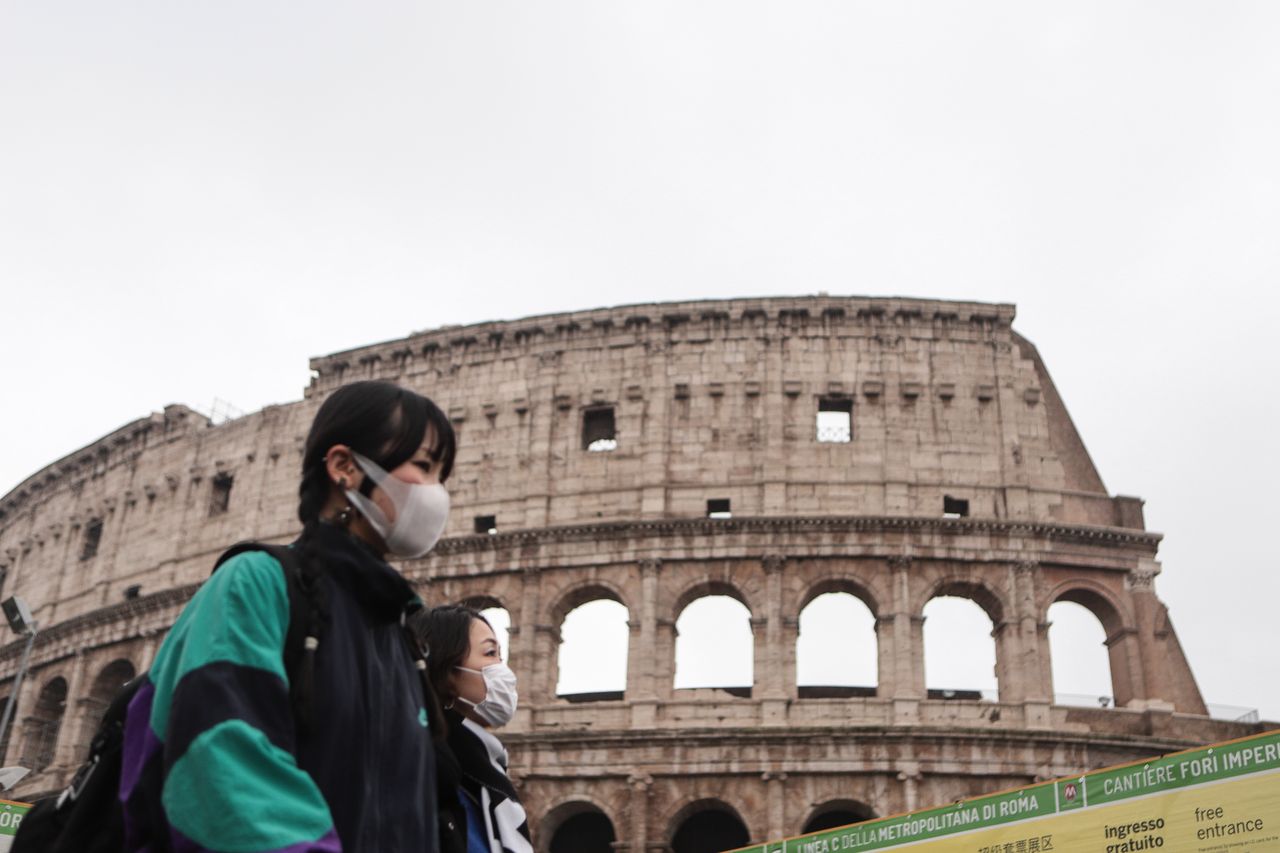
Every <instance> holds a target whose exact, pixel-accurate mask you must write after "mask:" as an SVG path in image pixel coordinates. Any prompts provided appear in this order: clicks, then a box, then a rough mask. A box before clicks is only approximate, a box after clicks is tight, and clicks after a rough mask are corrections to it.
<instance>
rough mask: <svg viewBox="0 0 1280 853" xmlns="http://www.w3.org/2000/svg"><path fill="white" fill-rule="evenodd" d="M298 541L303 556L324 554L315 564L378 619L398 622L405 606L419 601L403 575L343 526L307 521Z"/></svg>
mask: <svg viewBox="0 0 1280 853" xmlns="http://www.w3.org/2000/svg"><path fill="white" fill-rule="evenodd" d="M298 545H299V547H300V548H302V549H303V554H304V559H305V555H306V554H307V552H312V551H314V553H316V554H318V555H321V559H319V560H314V561H313V564H314V565H317V566H320V567H323V572H324V574H325V576H326V577H328V578H329V579H330V580H331V581H332V582H334V583H336V584H337V585H338V586H340V587H342V589H343V591H344V592H346V593H347V594H348V595H350V596H351V597H352V598H354V599H355V600H356V601H357V602H359V604H360V606H361V608H363V609H364V610H365V612H367V613H368V614H369V615H370V616H371V617H373V619H374V620H375V621H378V622H398V621H400V617H401V615H402V614H403V613H404V612H405V609H406V608H411V607H412V605H413V604H414V603H416V602H417V601H418V596H417V594H416V593H414V591H413V587H412V586H410V585H409V582H408V581H407V580H405V578H404V575H402V574H400V573H399V572H398V571H396V570H395V569H394V568H392V567H391V566H390V565H388V563H387V562H386V561H385V560H383V559H382V558H381V557H379V556H378V555H377V554H376V553H374V550H373V549H372V548H371V547H369V545H368V544H366V543H365V542H363V541H362V540H360V539H358V538H356V537H355V536H353V535H352V534H351V533H349V532H347V530H346V529H344V528H342V527H338V526H336V525H333V524H328V523H326V522H323V521H322V522H318V523H315V524H308V525H307V527H306V529H305V530H303V531H302V536H301V537H299V539H298Z"/></svg>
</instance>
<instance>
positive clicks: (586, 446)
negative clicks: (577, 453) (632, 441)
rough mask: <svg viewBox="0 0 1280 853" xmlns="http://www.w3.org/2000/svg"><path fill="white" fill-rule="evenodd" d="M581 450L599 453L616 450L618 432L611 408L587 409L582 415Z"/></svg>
mask: <svg viewBox="0 0 1280 853" xmlns="http://www.w3.org/2000/svg"><path fill="white" fill-rule="evenodd" d="M582 449H583V450H589V451H591V452H593V453H601V452H606V451H610V450H617V449H618V430H617V427H616V426H615V425H614V420H613V406H602V407H600V408H598V409H587V410H586V411H584V412H583V413H582Z"/></svg>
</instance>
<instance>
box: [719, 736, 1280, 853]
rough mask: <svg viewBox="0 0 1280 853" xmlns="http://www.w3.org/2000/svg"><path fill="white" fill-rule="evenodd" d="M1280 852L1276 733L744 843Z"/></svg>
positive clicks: (974, 850)
mask: <svg viewBox="0 0 1280 853" xmlns="http://www.w3.org/2000/svg"><path fill="white" fill-rule="evenodd" d="M900 847H910V848H911V849H912V851H921V853H1067V852H1068V851H1069V853H1077V851H1080V853H1149V851H1160V853H1168V852H1169V851H1177V853H1218V851H1223V853H1227V852H1228V851H1229V853H1280V732H1269V733H1266V734H1261V735H1257V736H1254V737H1250V738H1244V739H1241V740H1237V741H1231V742H1228V743H1223V744H1216V745H1214V746H1210V747H1204V748H1202V749H1194V750H1188V751H1186V752H1178V753H1173V754H1172V755H1166V756H1162V757H1158V758H1153V759H1151V760H1149V761H1143V762H1137V763H1135V764H1127V765H1122V766H1119V767H1110V768H1107V769H1105V770H1098V771H1095V772H1092V773H1088V774H1085V775H1083V776H1079V777H1074V778H1070V779H1059V780H1058V781H1056V782H1047V783H1043V784H1039V785H1029V786H1027V787H1025V788H1019V789H1016V790H1013V791H1003V792H1000V793H998V794H992V795H989V796H986V797H978V798H975V799H972V800H963V801H961V802H958V803H954V804H952V805H949V806H942V807H939V808H934V809H926V810H924V811H921V812H915V813H912V814H906V815H895V816H893V817H887V818H879V819H877V820H873V821H867V822H865V823H860V824H854V825H852V826H846V827H841V828H839V829H829V830H823V831H822V832H815V833H811V834H809V835H805V836H801V837H799V838H788V839H784V840H781V841H771V842H769V843H767V844H760V845H756V846H754V847H746V848H742V850H741V851H740V853H831V851H856V852H857V853H869V851H873V850H891V849H894V848H900Z"/></svg>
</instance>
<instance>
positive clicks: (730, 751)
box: [0, 297, 1249, 851]
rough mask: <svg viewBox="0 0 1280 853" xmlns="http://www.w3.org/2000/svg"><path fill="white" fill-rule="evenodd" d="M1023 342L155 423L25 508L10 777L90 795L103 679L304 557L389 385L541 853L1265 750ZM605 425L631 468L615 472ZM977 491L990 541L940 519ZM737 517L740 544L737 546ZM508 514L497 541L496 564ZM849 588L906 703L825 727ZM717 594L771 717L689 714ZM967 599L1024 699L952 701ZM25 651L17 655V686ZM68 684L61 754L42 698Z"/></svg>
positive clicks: (806, 315)
mask: <svg viewBox="0 0 1280 853" xmlns="http://www.w3.org/2000/svg"><path fill="white" fill-rule="evenodd" d="M1013 317H1014V311H1013V308H1012V307H1011V306H1007V305H980V304H970V303H952V302H928V301H915V300H894V299H890V300H877V299H851V298H834V297H812V298H796V299H755V300H734V301H724V302H697V303H683V304H669V305H650V306H635V307H629V308H619V309H604V310H598V311H587V312H579V313H574V314H566V315H557V316H551V317H539V318H531V319H528V320H520V321H514V322H507V323H488V324H481V325H477V326H469V327H464V328H453V329H441V330H436V331H431V332H425V333H421V334H416V335H412V336H410V337H408V338H406V339H404V340H400V341H393V342H389V343H385V344H377V345H374V346H370V347H366V348H362V349H360V350H354V351H351V352H347V353H339V354H335V355H332V356H327V357H325V358H320V359H316V360H315V361H313V363H312V366H313V368H314V369H315V371H316V376H315V379H314V380H313V383H312V387H311V388H310V389H308V391H307V393H306V396H305V398H304V399H303V400H301V401H299V402H297V403H293V404H289V405H282V406H273V407H269V408H267V409H264V410H263V411H261V412H257V413H254V414H252V415H248V416H245V417H242V418H239V419H237V420H234V421H231V422H228V423H225V424H221V425H217V426H212V425H210V424H209V423H208V421H207V420H205V419H204V418H203V417H202V416H200V415H198V414H196V413H194V412H192V411H190V410H188V409H185V408H183V407H181V406H171V407H168V408H167V409H166V410H165V411H164V412H163V413H160V414H156V415H154V416H152V417H150V418H146V419H143V420H140V421H137V422H135V423H133V424H130V425H128V426H126V427H123V428H122V429H120V430H118V431H116V432H115V433H113V434H111V435H109V436H107V437H105V438H103V439H102V440H100V441H98V442H95V443H94V444H93V445H90V446H89V447H86V448H84V449H83V450H81V451H78V452H76V453H74V454H72V455H71V456H69V457H67V458H66V459H63V460H60V461H59V462H56V463H54V464H53V465H50V466H48V467H47V468H45V469H43V470H41V471H39V472H38V473H36V474H34V475H33V476H32V477H31V478H30V479H28V480H27V481H26V482H24V483H22V484H21V485H20V486H19V487H18V488H17V489H15V490H14V491H13V492H11V493H10V494H8V495H6V496H4V497H3V498H0V570H3V572H4V577H5V579H4V595H5V596H7V595H9V594H13V593H17V594H19V595H21V596H22V597H23V598H24V599H25V600H26V601H27V602H28V603H29V604H30V605H31V606H32V607H33V609H34V610H35V612H36V616H37V618H38V619H39V622H40V625H41V629H42V630H41V634H40V636H39V640H38V642H37V643H36V646H35V650H34V653H33V658H32V661H33V667H32V671H31V674H30V677H29V679H28V680H27V681H26V682H25V683H24V686H23V689H22V691H21V696H20V697H19V701H18V709H17V712H18V713H17V723H16V724H15V726H14V729H13V732H14V734H13V736H12V743H11V746H10V749H9V752H8V756H9V758H8V760H9V762H10V763H12V762H13V761H14V760H17V759H30V758H33V757H39V756H40V754H41V753H42V752H43V753H47V754H45V755H44V758H45V759H47V761H45V762H44V763H47V767H44V768H43V769H42V770H41V771H40V772H38V773H36V774H34V775H33V776H32V777H31V778H30V780H29V781H28V782H26V783H24V784H23V786H21V787H20V788H19V789H18V791H17V795H18V796H24V795H26V796H30V795H34V794H36V793H38V792H40V791H44V790H49V789H52V788H54V787H55V786H57V785H58V784H60V783H61V782H62V780H64V779H65V778H66V776H67V774H68V773H69V772H70V769H71V768H72V767H74V765H75V763H76V762H77V761H78V760H79V759H80V756H81V753H82V751H83V748H84V744H85V742H86V733H87V732H88V731H90V730H91V728H92V718H93V715H94V714H95V713H96V712H97V710H98V709H99V707H100V698H101V695H102V692H103V690H105V689H106V688H105V687H104V683H103V678H104V677H105V676H103V673H104V672H108V673H117V672H121V671H124V669H123V667H124V666H125V665H124V664H122V663H116V667H115V668H114V669H108V667H109V666H111V665H112V664H113V663H115V662H120V661H127V662H128V666H129V667H131V668H132V669H134V670H137V671H141V670H143V669H145V668H146V667H147V666H148V665H149V663H150V661H151V658H152V656H153V655H154V652H155V649H156V647H157V645H158V643H159V641H160V639H161V638H162V637H163V634H164V631H165V630H166V629H167V628H168V626H169V625H171V624H172V621H173V619H174V618H175V617H176V615H177V613H178V612H179V610H180V608H181V606H182V604H183V603H184V602H185V601H186V599H187V598H189V596H190V595H191V594H192V592H193V591H194V589H195V585H197V584H198V583H199V582H200V581H201V580H202V579H203V578H204V577H205V576H206V575H207V573H208V571H209V569H210V567H211V565H212V562H213V560H214V558H215V557H216V555H217V554H218V552H219V551H221V550H222V549H223V548H224V547H225V546H226V545H227V544H229V543H231V542H233V541H236V540H238V539H244V538H258V539H266V540H273V541H287V540H288V539H289V538H291V537H292V536H293V535H295V533H296V531H297V527H298V524H297V521H296V519H295V508H296V487H297V476H298V466H299V460H300V456H301V451H302V442H303V438H304V436H305V433H306V430H307V428H308V426H309V424H310V421H311V419H312V417H313V415H314V413H315V409H316V407H317V406H318V404H319V402H320V401H321V400H322V399H323V398H324V396H325V394H327V393H328V392H330V391H331V390H333V389H334V388H336V387H339V386H340V385H341V384H343V383H346V382H350V381H353V380H356V379H362V378H386V379H391V380H394V381H398V382H401V383H404V384H406V385H408V386H410V387H413V388H415V389H417V390H420V391H422V392H424V393H427V394H428V395H430V396H432V397H433V398H434V399H436V400H437V402H439V403H440V404H441V406H442V407H443V408H444V409H445V410H446V411H447V412H448V413H449V415H450V417H451V419H452V420H453V422H454V424H455V426H456V428H457V429H458V432H459V447H460V451H459V457H458V460H457V465H456V473H455V475H454V477H453V479H452V480H451V481H450V483H449V486H450V491H451V492H452V494H453V498H454V511H453V515H452V517H451V520H450V525H449V528H448V530H447V532H446V535H447V536H448V537H449V538H447V539H446V540H445V541H443V542H442V543H441V545H440V546H439V547H438V548H437V550H436V552H434V553H433V554H432V555H430V556H429V557H427V558H426V559H424V560H419V561H413V562H411V563H409V564H407V565H406V566H405V570H406V571H407V573H408V574H409V575H410V576H411V577H412V578H413V579H414V580H415V582H417V583H418V584H420V585H421V587H422V588H423V592H424V596H425V597H426V598H427V599H428V600H430V601H437V602H438V601H464V600H465V601H484V602H486V603H493V604H498V605H501V606H503V607H505V608H506V609H507V610H508V611H509V612H510V614H511V618H512V630H511V660H512V664H513V666H514V667H515V668H516V670H517V671H518V672H519V673H520V675H521V682H522V683H521V687H522V710H521V712H520V714H519V716H518V718H517V720H516V721H515V722H514V723H513V725H512V726H511V727H510V729H509V730H508V734H507V740H508V742H509V744H510V745H511V747H512V751H513V760H514V765H513V770H514V773H515V775H516V776H517V777H518V779H519V780H520V783H521V785H522V787H523V791H524V795H525V798H526V800H527V803H528V805H529V809H530V814H531V816H532V823H533V824H534V825H535V828H536V829H537V830H538V835H539V843H540V845H541V846H542V847H543V848H544V849H545V848H546V845H547V844H548V843H549V842H550V838H551V836H552V834H553V833H554V831H555V829H556V827H557V826H558V825H560V823H561V822H563V821H565V820H568V819H570V818H571V817H573V816H574V815H577V814H581V813H583V812H584V811H592V810H598V811H600V812H603V813H604V814H606V815H607V816H608V817H609V819H610V820H611V821H612V824H613V826H614V829H615V831H616V832H617V834H618V838H619V840H620V841H621V842H622V843H624V844H625V845H626V846H627V849H631V850H636V851H639V850H643V849H646V848H653V849H660V848H661V847H662V846H663V845H666V844H669V843H670V841H671V839H672V837H673V834H674V832H675V831H676V828H677V826H678V825H679V824H680V823H681V821H683V820H684V819H685V818H686V817H688V816H689V815H691V814H696V813H698V812H699V811H700V810H704V809H707V808H710V809H719V810H728V811H731V812H733V813H735V814H736V815H737V816H738V817H739V818H740V819H741V820H743V821H744V822H745V823H746V825H747V827H748V829H749V832H750V834H751V836H753V837H763V836H765V835H780V834H783V833H794V832H797V831H798V830H799V828H800V827H801V826H802V825H803V823H804V822H805V820H807V818H808V817H809V816H810V815H811V814H812V813H814V812H815V811H820V810H821V809H822V808H823V807H824V805H825V804H831V803H835V802H837V801H852V802H856V803H859V804H862V805H863V806H867V807H869V808H870V810H871V811H874V812H875V813H877V814H886V813H891V812H894V811H901V810H904V809H909V808H915V807H917V806H924V805H928V804H931V803H935V802H945V801H949V800H952V799H955V798H956V797H959V796H967V795H970V794H978V793H982V792H984V791H988V790H992V789H995V788H1001V787H1008V786H1011V785H1016V784H1021V783H1025V782H1028V781H1031V780H1033V779H1036V778H1045V777H1049V776H1055V775H1065V774H1070V773H1076V772H1079V771H1081V770H1083V769H1086V768H1089V767H1096V766H1100V765H1103V764H1108V763H1115V762H1119V761H1124V760H1131V759H1136V758H1140V757H1142V756H1144V755H1149V754H1152V753H1154V752H1159V751H1162V750H1166V749H1170V748H1174V747H1179V746H1186V745H1190V744H1193V743H1197V742H1204V741H1207V740H1214V739H1220V738H1226V737H1230V736H1235V735H1238V734H1243V733H1246V731H1247V730H1249V729H1248V727H1247V726H1242V725H1232V724H1226V723H1218V722H1216V721H1211V720H1209V719H1208V718H1207V717H1205V716H1204V714H1205V707H1204V704H1203V701H1202V700H1201V697H1200V694H1199V691H1198V690H1197V688H1196V685H1195V682H1194V679H1193V678H1192V676H1191V673H1190V670H1189V668H1188V667H1187V665H1186V662H1185V658H1184V657H1183V655H1182V651H1181V649H1180V647H1179V646H1178V643H1177V638H1176V635H1175V634H1174V633H1173V630H1172V627H1171V624H1170V622H1169V619H1168V614H1167V612H1166V611H1165V608H1164V607H1163V605H1162V604H1161V603H1160V602H1159V600H1158V599H1157V598H1156V596H1155V592H1154V577H1155V575H1156V573H1157V572H1158V571H1159V566H1158V563H1157V562H1156V560H1155V558H1156V555H1157V548H1158V544H1159V536H1157V535H1155V534H1150V533H1147V532H1145V530H1144V529H1143V522H1142V510H1141V501H1139V500H1137V499H1135V498H1124V497H1112V496H1110V495H1108V494H1107V493H1106V491H1105V489H1104V487H1103V484H1102V480H1101V478H1100V477H1099V476H1098V473H1097V471H1096V470H1095V468H1094V466H1093V464H1092V462H1091V461H1090V459H1089V457H1088V454H1087V452H1086V451H1085V449H1084V444H1083V442H1082V441H1081V440H1080V437H1079V435H1078V434H1077V433H1076V431H1075V428H1074V426H1073V425H1072V423H1071V419H1070V416H1069V415H1068V414H1067V411H1066V409H1065V407H1064V406H1063V404H1062V401H1061V399H1060V398H1059V396H1058V394H1057V391H1056V389H1054V387H1053V384H1052V381H1051V380H1050V378H1049V374H1048V372H1047V370H1046V369H1045V366H1044V364H1043V363H1042V362H1041V361H1040V359H1039V356H1038V355H1037V354H1036V352H1035V349H1034V347H1032V346H1031V345H1030V344H1029V343H1028V342H1027V341H1025V340H1023V339H1021V338H1020V337H1019V336H1017V335H1016V334H1015V333H1014V332H1013V331H1012V329H1011V323H1012V321H1013ZM822 398H839V399H845V400H848V401H849V405H850V406H851V408H852V423H853V440H852V441H850V442H848V443H822V442H818V441H816V440H815V417H816V413H817V410H818V405H819V400H820V399H822ZM600 407H612V409H613V413H614V416H615V422H616V427H617V432H616V438H617V447H616V449H614V450H611V451H607V452H588V451H587V450H585V449H584V447H583V439H582V431H583V422H584V417H585V413H586V412H587V411H590V410H593V409H598V408H600ZM228 486H229V491H228ZM944 495H945V496H949V497H952V498H959V499H963V500H967V501H968V502H969V514H968V517H962V518H943V517H942V516H943V498H944ZM222 498H225V508H224V505H223V500H222ZM725 498H727V499H730V500H731V502H732V503H731V506H732V513H733V517H732V518H730V519H708V518H705V516H706V510H707V501H708V500H710V499H725ZM489 515H492V516H494V517H495V518H496V528H497V532H496V533H495V534H493V535H487V534H484V535H474V533H473V530H474V524H475V518H476V517H477V516H489ZM95 529H96V530H100V538H99V539H98V540H97V542H96V545H94V544H93V542H92V538H93V535H94V534H93V532H92V531H93V530H95ZM837 590H839V591H846V592H849V593H851V594H853V595H855V596H857V597H858V598H860V599H861V600H862V601H863V602H864V603H865V604H866V605H867V606H868V608H869V609H870V611H871V613H872V614H873V615H874V617H875V619H876V628H875V636H876V643H877V658H878V662H879V679H878V684H877V685H876V686H875V690H874V695H871V696H849V697H844V698H835V699H810V698H801V697H800V694H799V691H798V688H797V686H796V676H795V670H796V666H795V664H796V661H795V648H796V639H797V634H798V619H799V614H800V612H801V610H803V608H804V606H805V605H806V604H807V603H808V602H809V601H810V600H812V599H813V598H814V597H815V596H816V595H818V594H820V593H822V592H830V591H837ZM706 594H723V595H730V596H732V597H734V598H737V599H738V600H739V601H741V602H742V603H743V604H744V605H745V606H746V607H747V608H748V609H749V610H750V612H751V616H752V621H751V625H752V632H753V635H754V644H755V670H754V671H755V683H754V685H753V686H752V688H751V690H750V696H731V695H729V694H728V693H726V692H725V691H722V690H709V689H708V690H675V689H674V688H673V669H674V648H675V628H674V626H675V620H676V618H677V617H678V616H679V614H680V612H681V610H682V609H683V608H684V607H685V606H686V605H687V604H689V603H690V602H691V601H693V600H695V599H697V598H698V597H700V596H702V595H706ZM938 595H962V596H966V597H969V598H972V599H973V600H974V601H976V602H977V603H978V604H979V605H980V606H981V607H982V608H983V609H984V610H985V611H986V612H987V614H988V615H989V616H990V617H991V620H992V624H993V628H994V634H993V636H994V637H995V643H996V658H997V674H998V680H999V699H998V701H996V702H978V701H956V700H951V701H942V700H932V699H929V698H928V694H927V691H926V690H925V684H924V670H923V641H922V624H923V609H924V606H925V605H926V604H927V603H928V601H929V600H930V599H931V598H933V597H935V596H938ZM596 598H609V599H613V600H616V601H619V602H621V603H622V604H624V605H625V606H626V607H627V610H628V614H629V616H628V620H629V621H628V624H629V626H630V631H631V639H630V651H629V661H628V667H627V683H626V690H625V692H624V694H623V696H622V697H621V698H613V699H607V700H603V701H598V702H569V701H567V700H565V699H563V698H560V697H557V696H556V693H555V685H556V676H557V673H556V660H557V655H556V649H557V645H558V643H559V630H560V626H561V624H562V623H563V620H564V618H565V616H566V615H567V614H568V613H569V612H570V611H571V610H572V609H573V608H574V607H576V606H578V605H581V604H583V603H584V602H588V601H591V600H593V599H596ZM1061 600H1068V601H1075V602H1077V603H1080V604H1083V605H1084V606H1086V607H1088V608H1089V609H1090V610H1091V611H1092V612H1093V613H1094V614H1095V615H1097V616H1098V618H1099V620H1100V621H1101V623H1102V625H1103V626H1104V628H1105V630H1106V633H1107V637H1108V639H1107V643H1108V648H1109V654H1110V660H1111V671H1112V679H1113V692H1114V694H1115V697H1116V702H1117V704H1118V705H1119V706H1121V707H1119V708H1117V709H1111V710H1105V711H1102V710H1097V711H1088V710H1082V709H1074V708H1066V707H1061V706H1057V705H1054V704H1053V701H1052V697H1053V686H1052V683H1051V677H1050V666H1049V649H1048V641H1047V628H1048V622H1047V615H1046V614H1047V611H1048V608H1049V606H1050V605H1051V604H1053V603H1054V602H1056V601H1061ZM21 645H22V644H21V642H18V641H13V642H10V643H9V644H8V645H6V646H4V647H3V648H0V673H3V674H5V675H6V676H8V677H11V675H12V673H13V672H14V670H15V669H16V668H17V662H18V658H19V655H20V653H21ZM58 679H62V683H61V684H60V683H59V682H58ZM2 683H3V682H0V684H2ZM64 687H65V690H66V696H67V697H68V698H67V701H66V707H65V712H64V714H63V715H62V717H61V723H60V726H59V725H57V723H56V721H55V722H54V723H53V724H51V723H50V721H49V720H48V719H46V717H47V716H48V715H47V714H46V713H45V711H43V710H41V709H42V708H45V707H46V706H47V705H48V702H45V703H43V704H42V703H41V701H40V697H41V696H42V695H44V696H45V698H46V699H48V698H49V697H50V696H56V695H59V694H58V691H59V690H61V689H63V688H64ZM8 689H9V688H6V687H3V686H0V696H2V695H3V693H4V692H5V691H7V690H8ZM55 726H56V727H57V731H56V737H55V736H54V727H55ZM50 738H53V740H52V742H50Z"/></svg>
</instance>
